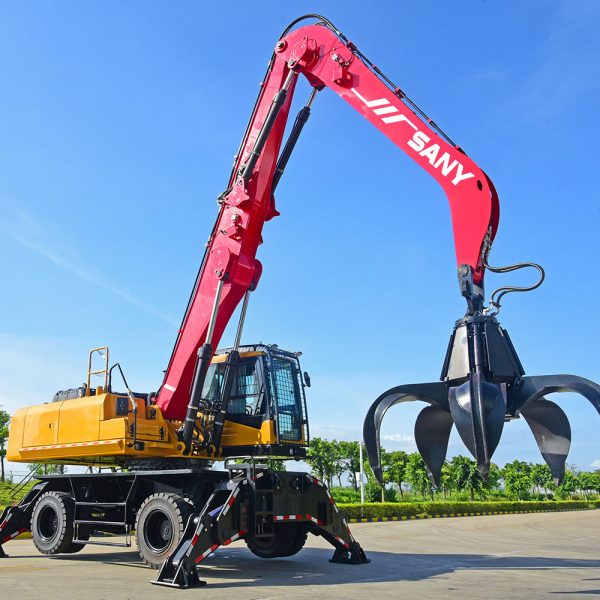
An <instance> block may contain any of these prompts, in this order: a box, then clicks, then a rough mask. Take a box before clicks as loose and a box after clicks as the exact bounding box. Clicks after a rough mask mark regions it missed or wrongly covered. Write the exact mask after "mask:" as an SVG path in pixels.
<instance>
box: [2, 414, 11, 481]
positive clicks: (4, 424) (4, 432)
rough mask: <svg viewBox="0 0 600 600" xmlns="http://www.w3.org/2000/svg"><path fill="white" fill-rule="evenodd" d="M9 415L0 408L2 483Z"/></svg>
mask: <svg viewBox="0 0 600 600" xmlns="http://www.w3.org/2000/svg"><path fill="white" fill-rule="evenodd" d="M9 423H10V415H9V414H8V413H7V412H6V411H5V410H2V408H1V407H0V481H2V483H4V459H5V457H6V442H7V441H8V424H9Z"/></svg>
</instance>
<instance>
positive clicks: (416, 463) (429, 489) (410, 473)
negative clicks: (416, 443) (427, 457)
mask: <svg viewBox="0 0 600 600" xmlns="http://www.w3.org/2000/svg"><path fill="white" fill-rule="evenodd" d="M406 481H408V483H410V485H411V487H412V488H413V490H418V492H419V493H420V494H421V496H423V497H425V496H431V498H432V499H433V486H432V485H431V481H429V476H428V474H427V467H426V466H425V462H424V461H423V459H422V458H421V455H420V454H419V453H418V452H411V454H409V455H408V461H407V464H406Z"/></svg>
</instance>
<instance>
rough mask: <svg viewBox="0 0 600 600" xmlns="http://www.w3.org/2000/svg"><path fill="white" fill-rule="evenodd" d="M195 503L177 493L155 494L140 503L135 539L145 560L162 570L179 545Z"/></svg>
mask: <svg viewBox="0 0 600 600" xmlns="http://www.w3.org/2000/svg"><path fill="white" fill-rule="evenodd" d="M193 512H194V509H193V506H192V505H191V504H190V503H189V502H187V501H186V500H184V499H183V498H182V497H181V496H178V495H177V494H163V493H161V494H152V495H151V496H148V498H146V500H144V502H143V503H142V505H141V506H140V510H139V511H138V513H137V518H136V520H135V540H136V542H137V547H138V552H139V553H140V556H141V557H142V560H143V561H144V562H145V563H146V564H147V565H149V566H151V567H153V568H154V569H158V568H160V567H161V565H162V564H163V563H164V562H165V560H166V559H167V558H169V556H171V554H172V553H173V551H174V550H175V548H177V545H178V544H179V542H180V540H181V537H182V536H183V531H184V529H185V526H186V524H187V521H188V518H189V517H190V515H191V514H192V513H193Z"/></svg>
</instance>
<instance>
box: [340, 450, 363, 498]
mask: <svg viewBox="0 0 600 600" xmlns="http://www.w3.org/2000/svg"><path fill="white" fill-rule="evenodd" d="M339 454H340V461H341V466H342V467H343V470H342V474H343V473H347V475H348V481H349V482H350V484H351V485H352V487H353V488H354V490H355V491H356V490H358V482H357V481H356V473H358V472H359V471H360V449H359V447H358V442H339Z"/></svg>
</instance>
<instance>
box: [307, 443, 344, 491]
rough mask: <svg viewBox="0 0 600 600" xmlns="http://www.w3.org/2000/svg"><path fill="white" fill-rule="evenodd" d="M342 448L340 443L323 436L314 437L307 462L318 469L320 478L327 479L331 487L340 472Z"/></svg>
mask: <svg viewBox="0 0 600 600" xmlns="http://www.w3.org/2000/svg"><path fill="white" fill-rule="evenodd" d="M339 461H340V450H339V445H338V443H337V442H336V441H335V440H333V441H329V440H324V439H323V438H318V437H317V438H312V440H311V441H310V446H309V447H308V452H307V455H306V462H307V463H308V464H309V465H310V466H311V468H312V469H313V470H314V471H316V473H317V475H318V476H319V479H323V480H325V482H326V483H327V485H328V486H329V487H331V482H332V480H333V477H334V475H336V474H337V473H338V472H339Z"/></svg>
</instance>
